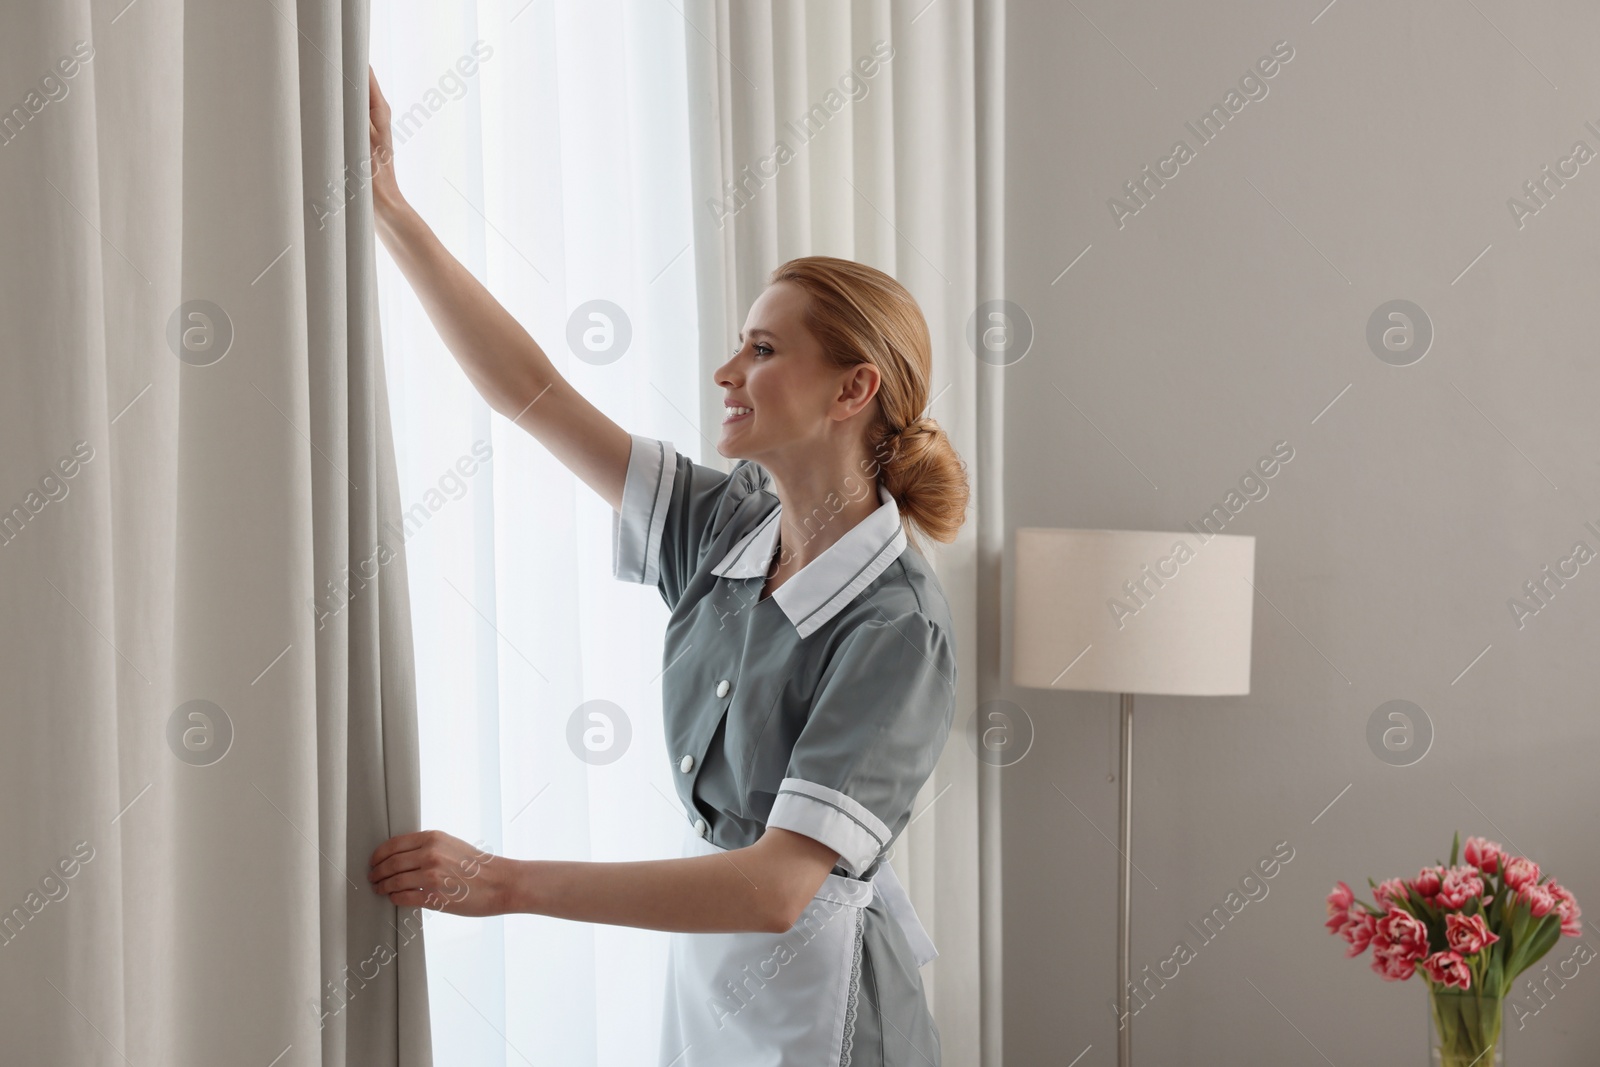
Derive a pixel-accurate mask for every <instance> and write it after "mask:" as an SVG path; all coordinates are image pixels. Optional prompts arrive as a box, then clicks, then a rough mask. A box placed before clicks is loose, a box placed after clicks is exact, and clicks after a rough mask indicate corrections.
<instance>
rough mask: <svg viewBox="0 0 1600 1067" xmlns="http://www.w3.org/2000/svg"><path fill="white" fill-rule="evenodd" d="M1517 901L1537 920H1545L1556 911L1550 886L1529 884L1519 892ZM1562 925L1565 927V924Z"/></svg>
mask: <svg viewBox="0 0 1600 1067" xmlns="http://www.w3.org/2000/svg"><path fill="white" fill-rule="evenodd" d="M1512 862H1513V863H1515V862H1516V861H1515V860H1513V861H1512ZM1517 899H1518V900H1520V901H1522V902H1523V903H1524V904H1526V905H1527V906H1528V912H1529V913H1530V914H1531V915H1532V916H1533V917H1534V918H1535V919H1539V918H1543V917H1544V916H1546V915H1549V914H1550V913H1551V912H1552V911H1555V910H1556V895H1555V894H1554V893H1552V892H1551V891H1550V887H1549V886H1547V885H1540V884H1539V883H1537V882H1528V883H1526V884H1525V885H1524V886H1523V887H1522V888H1521V889H1519V890H1517ZM1562 925H1563V926H1564V925H1565V922H1563V924H1562Z"/></svg>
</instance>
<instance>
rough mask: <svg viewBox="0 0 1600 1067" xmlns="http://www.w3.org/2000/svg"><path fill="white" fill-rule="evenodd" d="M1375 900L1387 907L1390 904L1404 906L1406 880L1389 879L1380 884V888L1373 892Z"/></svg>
mask: <svg viewBox="0 0 1600 1067" xmlns="http://www.w3.org/2000/svg"><path fill="white" fill-rule="evenodd" d="M1372 896H1373V899H1375V900H1376V901H1377V902H1378V903H1379V904H1383V905H1385V906H1387V905H1389V904H1404V903H1405V902H1406V880H1405V879H1404V878H1389V879H1387V880H1385V881H1382V882H1379V883H1378V888H1376V889H1374V890H1373V891H1372Z"/></svg>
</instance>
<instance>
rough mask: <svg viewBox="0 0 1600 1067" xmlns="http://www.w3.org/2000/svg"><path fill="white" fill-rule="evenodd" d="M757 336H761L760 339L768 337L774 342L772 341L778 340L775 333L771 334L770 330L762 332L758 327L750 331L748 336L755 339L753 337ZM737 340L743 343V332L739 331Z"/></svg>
mask: <svg viewBox="0 0 1600 1067" xmlns="http://www.w3.org/2000/svg"><path fill="white" fill-rule="evenodd" d="M758 334H759V335H760V336H762V337H770V338H772V339H773V340H774V341H776V340H778V335H777V334H775V333H773V332H772V331H771V330H763V329H762V328H761V327H759V326H757V327H756V328H755V329H753V330H751V331H750V336H751V337H755V336H757V335H758ZM739 340H741V341H743V340H744V331H743V330H740V331H739Z"/></svg>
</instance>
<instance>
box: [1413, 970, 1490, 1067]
mask: <svg viewBox="0 0 1600 1067" xmlns="http://www.w3.org/2000/svg"><path fill="white" fill-rule="evenodd" d="M1503 1003H1504V1002H1503V1001H1502V1000H1501V998H1499V997H1488V996H1480V995H1479V994H1478V992H1477V991H1476V990H1473V989H1440V988H1432V987H1430V988H1429V990H1428V1062H1429V1063H1430V1064H1431V1065H1432V1067H1505V1062H1506V1061H1505V1054H1504V1052H1505V1050H1504V1049H1503V1048H1502V1047H1501V1039H1500V1017H1501V1008H1502V1005H1503Z"/></svg>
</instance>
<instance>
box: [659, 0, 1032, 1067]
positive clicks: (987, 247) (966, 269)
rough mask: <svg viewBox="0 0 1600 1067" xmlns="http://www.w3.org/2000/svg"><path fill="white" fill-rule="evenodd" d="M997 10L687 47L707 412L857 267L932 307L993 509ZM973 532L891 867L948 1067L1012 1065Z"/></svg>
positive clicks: (966, 3)
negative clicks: (942, 696)
mask: <svg viewBox="0 0 1600 1067" xmlns="http://www.w3.org/2000/svg"><path fill="white" fill-rule="evenodd" d="M997 7H998V5H997V4H996V3H990V2H986V0H938V2H937V3H926V4H913V5H891V4H890V3H889V2H888V0H873V2H865V3H859V2H858V3H850V2H846V0H833V2H826V3H818V4H801V3H772V4H742V3H738V2H737V0H690V2H689V3H687V4H686V5H685V8H684V10H685V15H686V17H687V18H688V19H689V20H690V22H691V24H692V25H693V26H694V27H695V29H696V31H697V32H691V33H690V34H688V35H687V36H686V38H685V39H686V41H687V44H688V54H689V95H690V99H691V100H692V101H693V102H694V106H693V107H692V108H691V110H690V116H691V120H692V124H691V137H692V150H693V155H694V160H695V162H694V180H695V187H694V198H695V252H696V266H697V268H698V271H699V277H700V301H699V314H700V320H701V337H702V344H701V347H700V372H701V374H700V377H701V381H702V388H701V395H700V399H701V405H702V409H703V410H710V411H716V410H719V409H718V407H717V405H718V404H719V403H720V390H718V389H716V388H715V386H714V385H713V384H712V382H711V371H712V370H713V369H714V368H716V367H718V366H720V365H721V364H722V363H723V362H724V361H725V360H726V358H727V354H728V350H729V349H730V348H731V346H732V345H733V343H734V338H735V337H736V335H737V332H738V330H739V329H740V328H741V327H742V326H743V323H744V316H745V314H746V312H747V311H748V309H749V306H750V303H751V302H752V301H753V300H754V299H755V297H756V296H757V294H758V293H759V292H760V291H761V289H762V288H763V287H764V286H765V282H766V277H767V275H768V274H769V273H770V272H771V270H772V269H773V268H774V267H776V266H777V265H778V264H780V263H782V262H783V261H785V260H787V259H790V258H793V257H795V256H802V255H832V256H839V257H841V258H845V259H853V260H858V261H860V262H863V263H867V264H870V265H871V266H874V267H877V268H878V269H880V270H883V271H885V272H886V273H889V274H891V275H893V276H894V277H896V278H897V279H899V281H900V282H901V283H902V284H904V285H905V286H906V287H907V288H908V289H909V290H910V291H911V293H912V294H913V295H914V296H915V297H916V298H917V302H918V303H919V304H920V305H921V307H922V311H923V314H924V316H925V317H926V318H927V320H928V327H929V330H930V332H931V334H932V337H933V347H934V361H933V387H932V390H931V392H932V403H931V405H930V408H929V414H930V415H932V416H933V417H934V418H936V419H938V420H939V422H940V423H941V424H942V425H943V426H944V428H945V430H946V431H947V432H948V433H949V434H950V437H951V439H952V441H953V442H954V444H955V447H956V450H957V451H958V452H959V453H960V454H961V455H962V457H963V458H964V459H965V460H966V462H967V465H968V473H969V477H971V479H972V482H973V500H974V503H975V504H976V503H979V502H982V503H984V504H989V503H991V502H992V501H993V500H994V496H993V494H994V492H995V491H996V489H995V488H994V487H992V486H989V485H988V484H986V482H985V480H984V477H983V476H985V475H987V474H988V473H989V472H990V471H991V470H992V463H991V461H990V460H991V456H992V455H993V453H994V451H995V449H996V447H997V444H998V438H999V428H998V424H997V423H996V422H995V421H994V420H993V418H992V412H991V405H990V404H989V400H988V399H987V398H989V397H990V395H991V392H992V390H993V388H994V387H995V384H996V383H994V382H992V381H990V380H989V379H987V378H985V377H984V376H983V375H982V374H980V371H979V361H978V360H977V359H976V358H974V353H973V351H972V350H971V348H970V347H969V346H968V344H967V341H966V340H965V339H964V334H965V332H966V330H967V326H968V319H969V317H970V316H971V315H972V314H973V312H974V310H975V309H976V307H977V305H978V303H979V302H980V301H981V300H983V299H988V298H990V297H992V296H996V295H999V294H998V293H996V292H993V291H992V290H990V289H989V288H988V287H990V286H993V285H996V284H997V283H999V282H1000V281H1001V278H1000V272H999V269H998V256H999V251H1000V248H999V245H998V242H997V241H995V240H994V236H993V234H991V233H989V232H988V229H989V228H992V227H994V226H995V224H996V220H995V219H994V218H993V217H992V215H991V213H989V212H988V211H986V210H983V205H982V204H981V203H980V201H979V192H980V184H979V183H980V173H981V174H982V175H983V189H982V191H983V192H984V194H985V195H986V196H992V195H996V194H998V192H999V190H998V189H996V188H994V187H993V180H994V175H993V171H992V168H989V167H988V166H987V164H986V163H985V165H984V166H983V167H982V168H980V163H982V162H984V161H980V159H979V154H978V149H979V144H980V137H982V138H985V140H984V141H983V143H984V144H985V145H986V146H989V147H991V148H992V144H991V142H992V141H993V138H992V130H993V121H994V116H995V108H996V103H997V101H996V96H997V94H998V93H999V91H1000V90H999V83H998V77H997V73H998V72H997V70H996V67H995V63H994V60H993V57H992V54H991V53H992V51H993V49H992V45H993V43H994V34H995V32H996V20H997V10H996V9H997ZM980 31H981V32H980ZM980 226H982V227H985V229H984V230H983V236H984V240H982V241H980V239H979V238H980ZM975 518H976V516H974V518H969V521H968V524H967V526H966V527H965V528H964V529H963V531H962V533H961V536H960V537H959V538H958V539H957V540H956V541H955V542H954V543H952V544H950V545H947V546H942V547H941V548H939V549H938V551H937V553H936V555H935V559H934V562H935V566H936V569H937V572H938V574H939V578H940V581H941V583H942V584H943V586H944V588H945V591H946V593H947V595H948V597H949V600H950V605H951V609H952V613H953V615H954V617H955V620H956V627H957V641H958V644H959V646H960V661H959V670H958V674H959V677H958V684H957V706H956V711H957V714H956V724H955V730H954V732H953V733H952V735H951V738H950V741H949V743H948V744H947V745H946V748H945V751H944V754H943V756H942V758H941V760H940V763H939V765H938V767H937V768H936V770H935V772H934V775H933V777H932V778H931V779H930V781H929V782H928V784H927V786H926V787H925V788H924V791H923V794H922V796H921V797H920V798H919V800H918V807H917V811H916V814H914V815H913V821H912V823H911V824H910V825H909V826H908V827H907V829H906V831H905V833H904V834H903V835H902V838H901V840H900V841H899V842H897V844H896V848H895V851H894V852H893V853H892V854H891V855H892V862H893V864H894V866H895V869H896V870H897V872H898V873H899V874H900V876H901V879H902V881H903V882H904V884H905V886H906V888H907V891H908V893H909V894H910V896H911V900H912V903H913V905H914V907H915V908H916V910H917V913H918V915H919V916H920V917H921V918H922V920H923V923H924V925H925V926H926V927H927V928H928V930H929V932H930V933H931V935H932V937H933V940H934V942H935V944H936V945H937V946H938V949H939V953H940V955H939V957H938V959H936V960H934V961H933V962H932V963H930V964H928V965H927V966H926V967H924V968H923V971H922V975H923V980H924V982H925V984H926V985H927V988H928V991H929V1000H930V1003H931V1004H932V1007H933V1012H934V1018H935V1020H936V1022H937V1023H938V1025H939V1027H940V1033H941V1043H942V1046H943V1059H944V1062H945V1063H949V1064H966V1063H979V1062H991V1063H998V1050H999V1044H998V1023H999V1016H998V1011H997V1009H996V1005H997V1000H995V999H994V998H988V1000H987V1001H986V1000H985V998H984V997H983V996H982V995H981V994H980V989H983V988H993V989H998V985H997V984H992V983H996V982H997V980H998V973H999V954H998V953H999V945H998V935H999V927H998V921H997V915H998V906H999V905H998V897H997V893H996V890H997V888H998V887H997V886H996V885H994V884H992V883H989V882H985V884H984V885H983V886H982V887H980V883H979V879H980V873H979V872H980V867H981V863H980V861H981V860H982V858H983V857H985V856H987V855H989V854H990V849H991V847H992V844H993V843H994V842H996V841H997V840H998V822H997V820H996V818H995V809H994V808H993V806H992V804H989V805H988V806H987V807H985V804H988V802H987V801H985V804H980V784H981V783H980V774H979V770H980V768H981V767H982V768H984V769H986V770H988V771H989V772H990V773H989V774H988V775H987V776H985V777H988V778H991V779H992V777H993V772H994V770H995V769H994V768H989V767H986V765H983V764H981V763H980V762H979V761H978V759H977V758H976V754H975V751H974V749H973V748H971V747H970V746H969V745H968V744H967V743H966V742H965V741H964V740H963V737H962V734H963V731H964V730H965V729H966V728H967V727H968V726H969V720H970V718H971V716H972V714H973V713H974V711H975V709H976V707H977V703H978V696H977V694H978V692H979V691H980V686H983V685H985V684H990V685H992V682H993V677H994V672H993V670H992V669H985V668H984V666H983V665H984V664H985V663H986V662H987V660H986V658H985V657H992V656H993V655H994V654H995V653H996V652H997V648H991V647H990V645H989V644H988V643H987V642H986V641H984V640H983V633H982V629H981V628H980V626H979V621H980V618H981V619H983V620H984V624H985V627H990V628H992V627H993V625H994V619H993V614H994V607H995V606H994V604H993V603H992V602H991V599H990V598H989V597H988V596H987V595H986V594H982V590H981V589H980V583H979V572H980V567H990V566H991V564H992V560H993V559H995V558H997V555H996V553H997V551H998V548H997V546H994V545H992V544H988V543H985V544H984V546H983V553H984V555H983V557H982V559H988V560H990V563H983V562H981V559H980V551H979V549H980V538H979V531H978V529H977V526H978V523H977V522H976V521H974V519H975ZM992 784H993V783H992V781H991V782H990V786H992ZM985 796H987V793H986V794H985ZM986 976H987V980H985V977H986ZM984 1056H986V1057H987V1058H985V1059H981V1060H980V1057H984Z"/></svg>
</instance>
